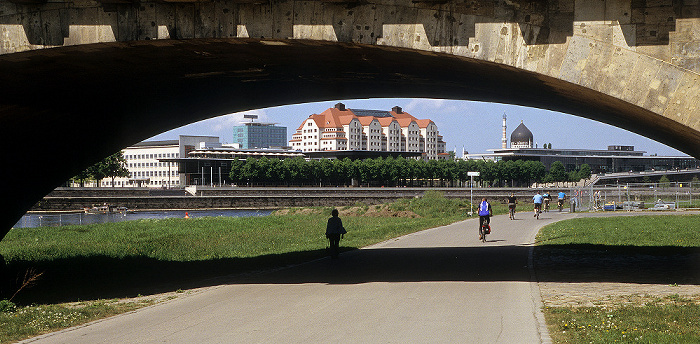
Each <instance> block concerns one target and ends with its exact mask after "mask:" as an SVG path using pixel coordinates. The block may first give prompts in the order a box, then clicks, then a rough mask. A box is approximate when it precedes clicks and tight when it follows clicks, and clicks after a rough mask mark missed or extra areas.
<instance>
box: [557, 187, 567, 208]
mask: <svg viewBox="0 0 700 344" xmlns="http://www.w3.org/2000/svg"><path fill="white" fill-rule="evenodd" d="M557 198H558V201H557V205H558V206H559V211H561V208H562V207H563V206H564V200H565V199H566V194H565V193H564V191H559V194H558V195H557Z"/></svg>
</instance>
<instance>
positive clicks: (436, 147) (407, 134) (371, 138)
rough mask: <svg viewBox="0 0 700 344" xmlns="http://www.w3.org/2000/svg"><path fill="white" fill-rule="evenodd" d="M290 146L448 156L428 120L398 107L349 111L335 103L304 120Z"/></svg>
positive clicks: (433, 156) (310, 148) (303, 148)
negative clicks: (416, 116) (331, 106)
mask: <svg viewBox="0 0 700 344" xmlns="http://www.w3.org/2000/svg"><path fill="white" fill-rule="evenodd" d="M289 145H290V146H291V147H292V149H295V150H299V151H301V152H304V153H309V152H321V151H373V152H410V153H420V155H421V157H422V158H423V159H427V160H428V159H446V158H447V157H449V154H447V153H446V152H445V147H446V144H445V142H444V141H443V138H442V136H441V135H440V133H439V131H438V127H437V125H435V123H434V122H433V121H431V120H429V119H417V118H415V117H413V116H412V115H410V114H409V113H406V112H404V111H403V110H402V109H401V107H398V106H395V107H394V108H392V110H391V111H384V110H364V109H349V108H346V107H345V104H343V103H338V104H336V105H335V107H333V108H330V109H327V110H326V111H324V112H322V113H321V114H312V115H310V116H309V117H308V118H307V119H306V120H304V121H303V122H302V123H301V125H300V126H299V128H297V130H296V132H295V133H294V134H293V135H292V139H291V140H290V141H289ZM412 155H414V154H412Z"/></svg>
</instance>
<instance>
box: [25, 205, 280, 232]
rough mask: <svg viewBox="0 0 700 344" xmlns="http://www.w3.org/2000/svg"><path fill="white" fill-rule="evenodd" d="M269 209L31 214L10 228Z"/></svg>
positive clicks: (228, 214) (261, 213)
mask: <svg viewBox="0 0 700 344" xmlns="http://www.w3.org/2000/svg"><path fill="white" fill-rule="evenodd" d="M272 211H273V210H269V209H221V210H154V211H135V212H129V213H126V214H85V213H64V214H56V213H31V214H25V215H24V216H22V218H21V219H20V220H19V221H18V222H17V224H15V225H14V226H13V227H12V228H33V227H58V226H67V225H86V224H92V223H106V222H122V221H131V220H140V219H166V218H172V217H179V218H184V217H185V214H186V213H187V216H189V217H190V218H195V217H205V216H215V217H216V216H226V217H248V216H267V215H270V213H272Z"/></svg>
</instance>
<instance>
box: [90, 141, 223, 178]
mask: <svg viewBox="0 0 700 344" xmlns="http://www.w3.org/2000/svg"><path fill="white" fill-rule="evenodd" d="M203 143H204V144H218V145H220V143H219V138H218V137H216V136H188V135H180V137H179V139H178V140H167V141H144V142H139V143H137V144H135V145H133V146H131V147H128V148H125V149H123V150H122V154H123V155H124V158H126V167H127V169H128V170H129V174H130V176H129V177H128V178H115V179H114V186H146V187H177V186H181V185H183V186H184V185H186V184H185V183H186V181H185V179H184V176H182V175H181V174H180V173H179V165H178V163H177V162H175V161H168V162H166V161H163V159H177V158H179V157H184V156H187V154H188V153H189V152H191V151H193V150H195V149H197V148H199V146H200V145H201V144H203ZM100 186H105V187H107V186H112V180H111V179H108V178H106V179H103V180H102V183H101V184H100Z"/></svg>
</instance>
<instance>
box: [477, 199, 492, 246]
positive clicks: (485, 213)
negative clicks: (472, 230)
mask: <svg viewBox="0 0 700 344" xmlns="http://www.w3.org/2000/svg"><path fill="white" fill-rule="evenodd" d="M491 214H492V212H491V203H489V202H487V201H486V197H484V198H482V199H481V203H479V240H481V239H482V234H481V226H483V225H484V223H486V225H487V226H488V225H489V224H491Z"/></svg>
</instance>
